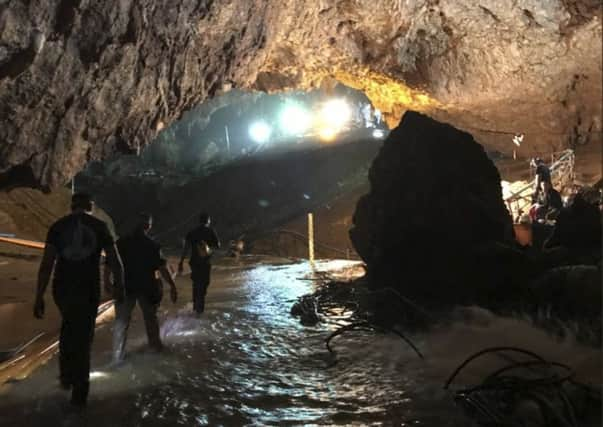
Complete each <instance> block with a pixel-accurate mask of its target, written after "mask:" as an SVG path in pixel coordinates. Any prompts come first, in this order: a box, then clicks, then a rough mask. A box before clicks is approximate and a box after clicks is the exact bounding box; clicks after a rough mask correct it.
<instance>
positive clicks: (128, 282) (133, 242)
mask: <svg viewBox="0 0 603 427" xmlns="http://www.w3.org/2000/svg"><path fill="white" fill-rule="evenodd" d="M152 225H153V218H152V217H151V215H149V214H141V215H140V220H139V224H138V226H137V227H136V230H135V231H134V233H132V234H130V235H129V236H125V237H122V238H121V239H119V240H118V241H117V248H118V249H119V254H120V256H121V259H122V261H123V264H124V271H125V298H124V300H123V301H121V302H119V303H117V304H116V305H115V325H114V327H113V362H114V363H119V362H121V361H123V359H124V356H125V349H126V338H127V334H128V327H129V326H130V317H131V316H132V310H133V309H134V306H135V305H136V302H138V305H139V306H140V309H141V310H142V315H143V318H144V323H145V327H146V330H147V338H148V342H149V346H150V347H151V348H152V349H153V350H155V351H161V349H162V348H163V345H162V343H161V338H160V337H159V322H158V321H157V309H158V308H159V304H160V302H161V297H162V294H163V292H162V286H163V283H162V282H161V279H160V278H159V277H158V276H157V272H160V273H161V275H162V276H163V278H164V279H165V281H166V282H168V283H169V285H170V290H171V292H170V295H171V299H172V302H174V303H175V302H176V300H177V298H178V293H177V291H176V283H174V279H173V278H172V275H171V274H170V272H169V271H168V269H167V266H166V261H165V259H164V258H163V257H162V256H161V248H160V247H159V245H158V244H157V243H156V242H155V241H153V240H152V239H151V238H150V237H149V236H148V232H149V230H150V229H151V227H152ZM108 282H109V280H108V277H105V284H108Z"/></svg>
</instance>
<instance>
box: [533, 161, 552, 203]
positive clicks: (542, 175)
mask: <svg viewBox="0 0 603 427" xmlns="http://www.w3.org/2000/svg"><path fill="white" fill-rule="evenodd" d="M530 165H531V166H532V167H533V168H535V169H536V177H535V179H534V193H533V194H532V203H536V201H537V200H538V196H539V195H540V192H541V189H542V183H543V182H548V183H549V184H551V186H552V182H551V170H550V169H549V167H548V166H547V165H546V163H544V160H542V159H540V158H538V157H536V158H534V159H532V162H531V163H530Z"/></svg>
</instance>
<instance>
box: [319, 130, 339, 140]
mask: <svg viewBox="0 0 603 427" xmlns="http://www.w3.org/2000/svg"><path fill="white" fill-rule="evenodd" d="M338 133H339V132H338V130H337V129H335V128H332V127H324V128H321V129H319V131H318V137H319V138H320V140H321V141H324V142H331V141H333V140H334V139H335V138H336V137H337V134H338Z"/></svg>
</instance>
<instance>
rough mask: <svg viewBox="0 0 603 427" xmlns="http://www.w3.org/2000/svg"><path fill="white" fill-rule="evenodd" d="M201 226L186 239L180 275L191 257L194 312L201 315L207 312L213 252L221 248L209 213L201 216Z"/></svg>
mask: <svg viewBox="0 0 603 427" xmlns="http://www.w3.org/2000/svg"><path fill="white" fill-rule="evenodd" d="M199 222H200V225H199V226H198V227H197V228H195V229H194V230H191V231H189V232H188V234H187V235H186V238H185V239H184V248H183V250H182V256H181V257H180V263H179V264H178V273H179V274H182V270H183V263H184V260H185V258H186V257H187V256H189V265H190V267H191V279H192V281H193V310H194V311H195V312H196V313H197V315H199V316H200V315H201V314H202V313H203V311H204V310H205V294H206V293H207V288H208V287H209V282H210V273H211V255H212V250H215V249H218V248H220V240H219V239H218V235H217V234H216V232H215V231H214V229H213V228H211V227H210V223H211V219H210V217H209V215H208V214H207V213H202V214H201V215H199Z"/></svg>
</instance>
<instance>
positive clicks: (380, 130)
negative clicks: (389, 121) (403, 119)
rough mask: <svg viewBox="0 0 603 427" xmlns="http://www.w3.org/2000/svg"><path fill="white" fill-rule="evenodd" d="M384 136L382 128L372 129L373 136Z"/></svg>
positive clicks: (378, 137)
mask: <svg viewBox="0 0 603 427" xmlns="http://www.w3.org/2000/svg"><path fill="white" fill-rule="evenodd" d="M384 136H385V131H384V130H383V129H375V130H373V138H376V139H381V138H383V137H384Z"/></svg>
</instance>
